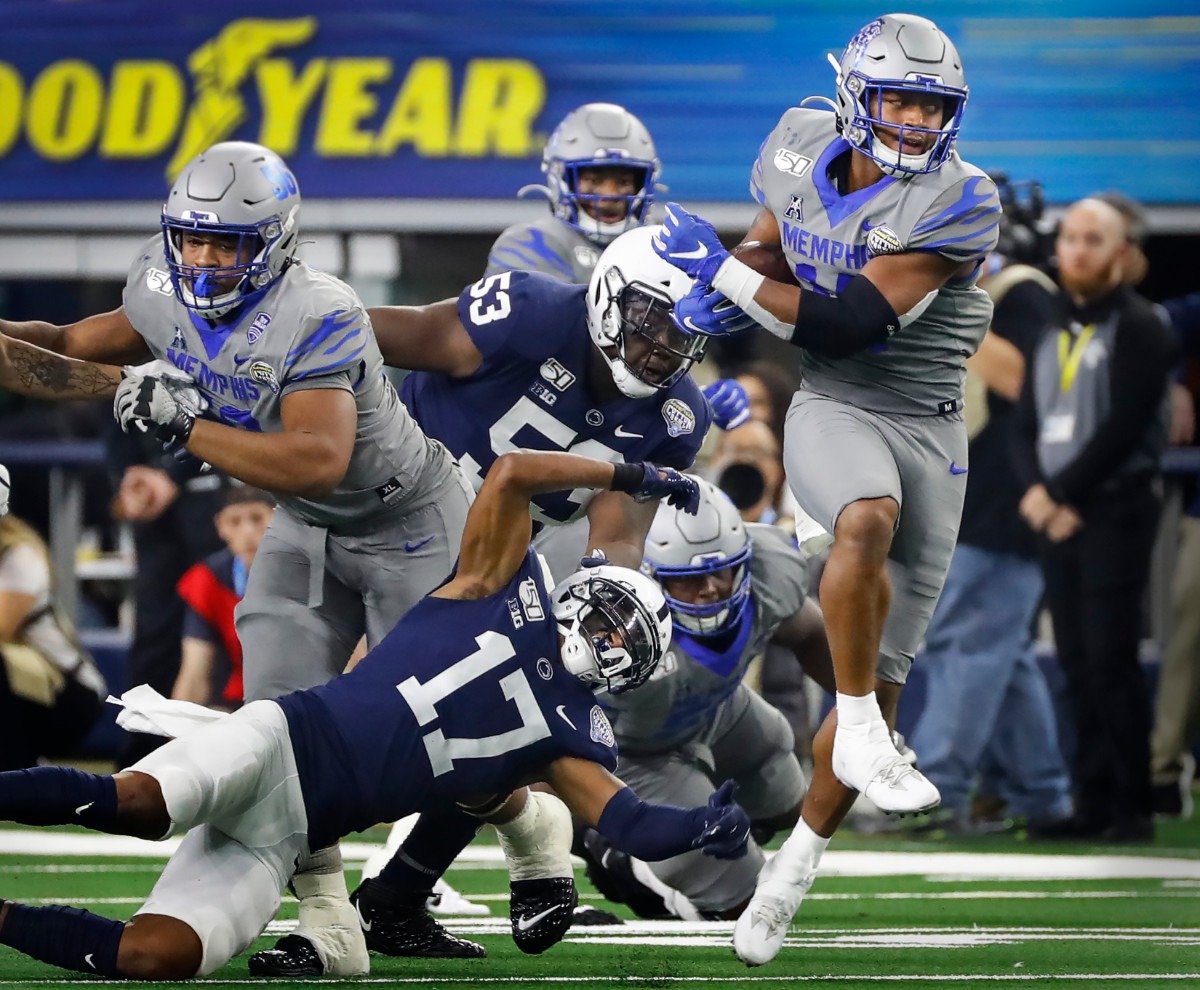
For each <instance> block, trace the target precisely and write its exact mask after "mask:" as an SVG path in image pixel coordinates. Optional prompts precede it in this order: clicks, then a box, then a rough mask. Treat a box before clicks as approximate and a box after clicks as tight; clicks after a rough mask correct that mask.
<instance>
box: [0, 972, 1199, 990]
mask: <svg viewBox="0 0 1200 990" xmlns="http://www.w3.org/2000/svg"><path fill="white" fill-rule="evenodd" d="M665 979H666V980H667V981H669V982H670V983H721V984H728V983H749V984H756V983H757V984H762V983H766V984H770V985H772V986H782V985H785V984H790V983H918V982H919V983H966V984H967V985H968V986H973V987H975V986H979V985H980V984H981V983H984V982H987V983H1033V982H1037V981H1040V980H1046V981H1054V982H1066V983H1095V982H1099V981H1102V980H1121V981H1125V982H1131V983H1153V982H1165V981H1167V980H1172V981H1183V980H1200V972H1198V973H1041V974H1039V973H994V974H993V973H953V974H952V973H908V974H904V973H888V974H878V973H873V974H863V975H858V976H852V975H850V974H844V973H837V974H834V973H826V974H822V975H816V974H814V975H811V976H783V975H775V976H671V977H667V978H665ZM64 982H67V981H64V980H61V979H60V980H5V979H0V986H10V987H39V986H62V984H63V983H64ZM71 982H75V981H71ZM79 982H81V983H87V984H88V985H92V981H79ZM431 983H436V984H437V985H438V986H458V985H464V986H465V985H470V986H474V987H479V986H524V985H526V984H533V983H565V984H569V985H574V984H585V985H588V986H600V985H606V986H637V985H639V984H642V983H647V984H650V985H651V986H662V985H663V983H664V977H663V976H661V975H647V976H632V975H628V976H498V977H479V976H438V977H437V978H436V979H431V978H430V977H426V976H379V977H371V976H367V977H361V976H360V977H353V978H350V979H337V980H326V979H321V978H316V979H309V978H306V979H304V980H303V981H301V984H300V985H302V986H321V985H324V984H330V985H338V984H340V985H345V986H370V985H374V984H387V985H389V986H400V985H408V984H424V985H429V984H431ZM269 985H270V981H263V980H262V979H261V978H260V979H255V980H251V979H238V980H222V979H213V978H212V977H206V978H204V979H196V980H188V981H186V986H209V987H259V988H261V987H264V986H269Z"/></svg>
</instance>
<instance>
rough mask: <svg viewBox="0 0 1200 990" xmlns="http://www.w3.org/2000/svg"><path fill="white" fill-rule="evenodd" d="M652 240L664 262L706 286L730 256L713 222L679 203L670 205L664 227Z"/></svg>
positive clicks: (710, 283)
mask: <svg viewBox="0 0 1200 990" xmlns="http://www.w3.org/2000/svg"><path fill="white" fill-rule="evenodd" d="M650 243H651V244H652V245H653V246H654V250H655V251H656V252H657V253H658V256H659V257H660V258H662V259H663V261H666V262H668V263H669V264H672V265H674V266H675V267H676V268H678V269H679V270H680V271H681V272H684V273H685V274H687V275H689V276H691V277H692V278H694V279H696V280H697V281H699V282H703V283H705V284H706V285H712V280H713V279H714V278H716V275H717V269H718V268H720V267H721V265H722V264H723V263H724V261H725V259H726V258H728V257H729V252H728V251H726V250H725V246H724V245H723V244H722V243H721V239H720V238H719V237H717V232H716V231H715V230H714V229H713V225H712V224H711V223H709V222H708V221H707V220H704V219H702V218H700V217H698V216H695V215H694V214H692V213H688V211H687V210H685V209H684V208H683V207H682V206H680V205H679V204H678V203H668V204H667V215H666V217H664V218H663V223H662V228H661V229H660V230H659V231H658V232H657V233H656V234H655V235H654V238H653V239H652V240H651V242H650Z"/></svg>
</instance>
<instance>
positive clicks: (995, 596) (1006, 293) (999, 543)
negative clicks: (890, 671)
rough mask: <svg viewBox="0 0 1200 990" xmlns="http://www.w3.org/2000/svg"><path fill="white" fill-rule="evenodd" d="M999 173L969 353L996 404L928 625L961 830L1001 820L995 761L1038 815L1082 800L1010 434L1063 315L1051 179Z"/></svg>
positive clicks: (947, 777)
mask: <svg viewBox="0 0 1200 990" xmlns="http://www.w3.org/2000/svg"><path fill="white" fill-rule="evenodd" d="M992 178H993V179H994V180H995V181H996V187H997V190H998V191H999V193H1000V201H1001V203H1002V204H1003V207H1004V219H1003V220H1002V221H1001V231H1000V242H999V244H998V245H997V250H996V252H995V253H994V254H993V255H991V256H989V258H988V260H987V262H986V264H985V269H986V270H987V272H988V274H987V275H986V276H985V277H984V278H983V279H981V280H980V283H979V284H980V286H981V287H982V288H983V289H984V290H985V291H986V292H987V293H988V295H989V296H991V298H992V302H993V304H994V306H995V311H994V315H993V318H992V326H991V329H990V330H989V331H988V333H987V336H986V337H985V338H984V343H983V345H982V346H981V347H980V348H979V351H978V352H976V354H975V355H974V357H972V358H971V359H970V360H968V362H967V367H968V373H969V374H970V375H972V376H973V377H976V378H977V379H978V380H979V382H980V383H981V384H982V385H983V390H982V391H980V392H971V391H968V395H969V396H971V397H972V398H975V397H978V399H980V400H982V403H985V404H986V405H985V406H984V408H983V409H982V410H978V409H973V408H970V407H968V409H967V410H966V417H967V422H968V428H969V429H970V427H971V424H975V423H979V424H981V426H980V427H979V428H978V431H977V432H973V433H972V435H971V439H970V445H969V447H968V450H969V452H970V460H969V463H970V473H969V474H968V475H967V492H966V500H965V502H964V504H963V518H962V524H961V526H960V527H959V533H958V544H957V546H956V547H955V551H954V557H953V559H952V561H951V563H950V570H949V573H948V574H947V575H946V583H945V586H944V587H943V588H942V595H941V598H940V599H939V600H938V605H937V609H936V610H935V612H934V614H933V619H932V620H931V621H930V623H929V629H928V630H927V631H926V633H925V649H924V653H923V654H922V656H921V666H922V669H923V670H924V671H925V672H926V685H927V686H926V700H925V706H924V708H923V709H922V714H921V719H920V721H919V723H918V724H917V727H916V730H915V731H914V733H913V736H912V744H913V747H914V748H915V749H916V751H917V753H918V755H919V756H920V760H921V770H922V771H923V772H924V773H925V776H927V777H928V778H929V779H930V780H931V781H933V783H934V784H935V785H936V786H937V788H938V790H939V791H941V794H942V806H941V808H939V809H938V810H937V811H936V812H934V819H935V820H937V821H938V822H939V823H942V824H944V825H945V827H946V829H947V830H948V831H952V832H968V833H969V832H975V831H989V830H992V829H993V828H994V827H995V825H996V823H994V822H991V821H987V820H982V821H981V820H979V819H980V818H981V817H983V818H985V819H986V818H987V817H990V816H989V815H987V814H982V815H980V814H972V812H973V807H972V801H971V790H972V785H973V784H974V783H975V781H976V778H977V777H978V776H979V775H980V773H981V771H982V769H983V767H984V766H985V765H986V766H992V767H998V768H1000V774H1001V780H1000V783H1001V785H1002V789H1003V797H1004V798H1005V799H1006V803H1007V804H1008V806H1009V810H1010V811H1011V812H1013V813H1015V814H1017V815H1019V816H1021V817H1024V818H1026V819H1027V820H1029V821H1030V822H1032V823H1034V824H1035V825H1041V824H1045V823H1049V822H1052V821H1057V820H1061V819H1065V818H1067V817H1068V816H1069V815H1070V814H1071V793H1070V778H1069V776H1068V774H1067V769H1066V766H1065V764H1064V762H1063V757H1062V753H1061V750H1060V749H1059V743H1058V732H1057V726H1056V723H1055V716H1054V707H1053V703H1052V701H1051V698H1050V692H1049V689H1048V687H1047V685H1046V680H1045V678H1044V677H1043V675H1042V672H1041V668H1039V667H1038V664H1037V658H1036V656H1035V654H1034V644H1033V621H1034V616H1035V614H1036V612H1037V608H1038V604H1039V603H1040V601H1041V597H1042V576H1041V569H1040V567H1039V565H1038V559H1037V546H1036V543H1035V540H1034V535H1033V533H1032V532H1031V531H1030V530H1029V528H1028V527H1027V526H1026V525H1025V524H1024V523H1023V522H1022V520H1021V517H1020V514H1019V512H1018V505H1019V503H1020V500H1021V495H1022V494H1023V492H1024V489H1023V488H1022V487H1021V485H1020V482H1019V481H1018V480H1017V478H1016V476H1015V474H1014V471H1013V464H1012V453H1011V451H1012V445H1011V443H1010V439H1009V436H1010V433H1011V430H1012V417H1013V410H1014V407H1015V404H1016V400H1017V398H1018V397H1019V396H1020V393H1021V383H1022V379H1023V377H1024V371H1025V364H1026V360H1027V357H1028V356H1029V355H1030V354H1032V353H1033V351H1034V349H1035V347H1036V346H1037V342H1038V340H1039V339H1040V337H1041V334H1042V332H1043V331H1044V329H1045V327H1046V325H1047V324H1048V323H1049V322H1050V321H1051V320H1052V319H1053V316H1054V297H1055V295H1056V294H1057V287H1056V286H1055V284H1054V282H1053V281H1052V280H1051V279H1050V278H1049V277H1048V276H1046V275H1045V274H1043V273H1042V272H1041V271H1040V270H1039V269H1038V268H1035V267H1033V265H1034V264H1036V263H1037V262H1039V261H1043V260H1044V258H1042V256H1041V251H1040V249H1039V242H1040V236H1039V234H1038V231H1037V227H1036V224H1037V220H1038V218H1039V217H1040V214H1041V187H1040V185H1036V186H1030V184H1027V183H1010V182H1008V181H1007V179H1006V178H1005V177H1004V176H1001V175H996V174H993V176H992ZM1026 190H1028V192H1025V191H1026ZM1023 192H1024V193H1025V194H1024V195H1022V193H1023ZM1031 203H1032V206H1031V205H1030V204H1031ZM990 781H991V775H990V774H989V782H990Z"/></svg>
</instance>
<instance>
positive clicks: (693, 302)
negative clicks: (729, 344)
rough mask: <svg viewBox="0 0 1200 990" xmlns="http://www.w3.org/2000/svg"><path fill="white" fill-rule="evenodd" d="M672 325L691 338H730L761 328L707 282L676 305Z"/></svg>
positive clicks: (700, 283)
mask: <svg viewBox="0 0 1200 990" xmlns="http://www.w3.org/2000/svg"><path fill="white" fill-rule="evenodd" d="M671 322H672V323H674V324H675V326H677V327H679V329H680V330H681V331H683V332H684V333H685V334H687V335H688V336H689V337H728V336H730V335H732V334H735V333H742V332H743V331H746V330H752V329H754V327H756V326H758V324H757V323H756V322H755V321H754V320H753V319H752V318H751V317H749V316H747V315H746V312H745V310H743V309H742V308H741V307H740V306H736V305H734V304H733V303H732V302H730V301H729V300H728V299H726V298H725V297H724V296H723V295H721V293H719V292H718V291H717V290H716V289H711V288H709V287H708V286H707V285H705V284H704V283H703V282H697V283H696V284H695V285H693V286H692V287H691V289H690V290H688V294H687V295H686V296H684V297H683V298H682V299H680V300H679V302H677V303H676V304H675V305H674V307H673V308H672V309H671Z"/></svg>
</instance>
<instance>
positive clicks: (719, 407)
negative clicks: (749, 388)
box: [704, 378, 750, 430]
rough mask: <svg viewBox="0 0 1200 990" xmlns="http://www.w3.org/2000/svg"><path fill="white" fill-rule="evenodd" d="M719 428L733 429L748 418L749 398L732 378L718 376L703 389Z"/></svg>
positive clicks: (714, 420)
mask: <svg viewBox="0 0 1200 990" xmlns="http://www.w3.org/2000/svg"><path fill="white" fill-rule="evenodd" d="M704 398H706V399H707V400H708V404H709V406H710V407H711V408H712V411H713V422H714V423H716V424H717V429H719V430H734V429H737V428H738V427H739V426H741V425H742V424H743V423H745V422H747V421H748V420H749V419H750V399H749V397H747V395H746V390H745V389H744V388H742V386H741V383H740V382H738V381H737V379H734V378H719V379H717V380H716V381H715V382H713V383H712V384H711V385H709V386H708V388H706V389H705V390H704Z"/></svg>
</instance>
